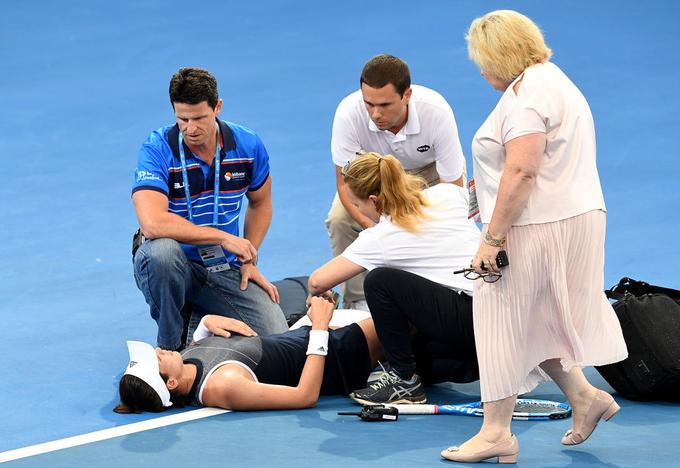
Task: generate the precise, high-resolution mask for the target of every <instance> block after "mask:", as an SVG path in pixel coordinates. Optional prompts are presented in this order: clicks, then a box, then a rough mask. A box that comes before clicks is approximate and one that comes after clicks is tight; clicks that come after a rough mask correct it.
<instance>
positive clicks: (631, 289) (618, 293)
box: [604, 276, 680, 300]
mask: <svg viewBox="0 0 680 468" xmlns="http://www.w3.org/2000/svg"><path fill="white" fill-rule="evenodd" d="M604 293H605V294H606V295H607V297H608V298H609V299H616V300H619V299H621V298H622V297H624V296H625V295H626V294H632V295H633V296H642V295H644V294H665V295H667V296H668V297H670V298H672V299H675V300H680V291H678V290H676V289H671V288H663V287H661V286H653V285H651V284H649V283H646V282H644V281H637V280H634V279H631V278H628V277H625V276H624V277H623V278H621V280H620V281H619V283H618V284H617V285H615V286H613V287H612V288H611V289H607V290H605V292H604Z"/></svg>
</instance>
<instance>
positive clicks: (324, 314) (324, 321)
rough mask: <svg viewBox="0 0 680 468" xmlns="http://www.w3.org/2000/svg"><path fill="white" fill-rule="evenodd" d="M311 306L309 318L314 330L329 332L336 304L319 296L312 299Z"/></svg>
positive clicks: (308, 313)
mask: <svg viewBox="0 0 680 468" xmlns="http://www.w3.org/2000/svg"><path fill="white" fill-rule="evenodd" d="M310 304H311V305H310V307H309V310H308V311H307V316H309V319H310V320H311V321H312V329H313V330H328V324H329V323H330V321H331V318H332V317H333V311H334V310H335V304H333V302H331V301H329V300H326V299H324V298H323V297H318V296H315V297H312V298H311V299H310Z"/></svg>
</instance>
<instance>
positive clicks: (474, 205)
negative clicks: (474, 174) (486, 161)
mask: <svg viewBox="0 0 680 468" xmlns="http://www.w3.org/2000/svg"><path fill="white" fill-rule="evenodd" d="M468 191H469V192H470V201H469V208H468V219H474V220H475V222H478V223H479V222H480V221H481V220H482V218H481V216H479V203H478V202H477V190H476V189H475V179H470V181H469V182H468Z"/></svg>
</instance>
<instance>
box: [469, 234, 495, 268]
mask: <svg viewBox="0 0 680 468" xmlns="http://www.w3.org/2000/svg"><path fill="white" fill-rule="evenodd" d="M501 250H502V248H501V247H494V246H492V245H489V244H487V243H486V242H484V240H482V241H481V242H480V243H479V248H478V249H477V253H476V254H475V256H474V257H472V263H471V265H470V266H471V267H472V268H473V269H474V270H475V272H476V273H479V274H480V275H482V274H485V273H500V272H501V270H500V268H499V267H498V265H497V264H496V256H497V255H498V252H500V251H501Z"/></svg>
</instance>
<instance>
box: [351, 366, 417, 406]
mask: <svg viewBox="0 0 680 468" xmlns="http://www.w3.org/2000/svg"><path fill="white" fill-rule="evenodd" d="M412 380H413V382H408V381H406V380H403V379H402V378H401V377H399V376H398V375H397V374H396V373H395V372H394V371H389V372H385V373H384V374H383V375H382V376H381V378H380V380H378V381H377V382H376V383H374V384H372V385H369V386H368V387H366V388H364V389H361V390H356V391H354V392H352V393H350V394H349V397H350V398H351V399H352V400H354V401H356V402H357V403H361V404H362V405H376V404H380V403H390V404H393V405H399V404H420V403H425V402H426V401H427V395H425V389H424V388H423V384H422V383H421V381H420V377H418V375H416V374H413V379H412Z"/></svg>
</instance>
